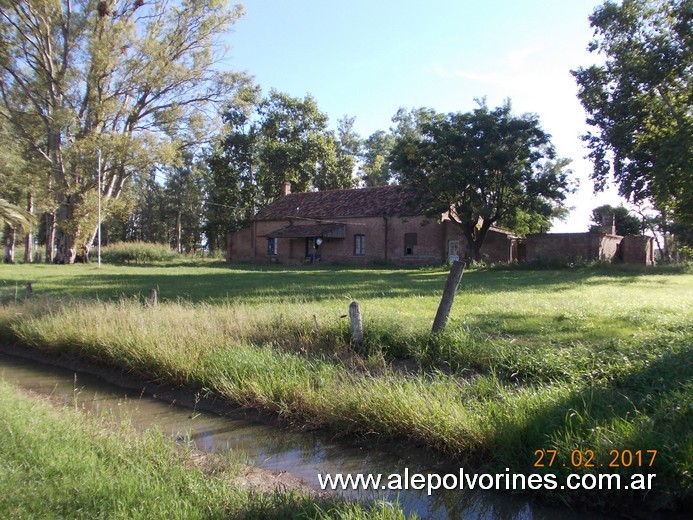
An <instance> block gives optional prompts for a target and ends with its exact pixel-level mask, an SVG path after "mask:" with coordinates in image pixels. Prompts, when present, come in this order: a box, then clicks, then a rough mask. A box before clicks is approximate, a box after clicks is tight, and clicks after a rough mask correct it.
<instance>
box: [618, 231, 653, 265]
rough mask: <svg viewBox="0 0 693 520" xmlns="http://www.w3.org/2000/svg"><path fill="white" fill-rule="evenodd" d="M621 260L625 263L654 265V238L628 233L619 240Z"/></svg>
mask: <svg viewBox="0 0 693 520" xmlns="http://www.w3.org/2000/svg"><path fill="white" fill-rule="evenodd" d="M621 251H622V255H623V261H624V262H625V263H626V264H639V265H654V239H653V238H652V237H646V236H638V235H628V236H625V237H623V241H622V242H621Z"/></svg>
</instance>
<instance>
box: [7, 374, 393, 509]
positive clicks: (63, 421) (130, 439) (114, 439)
mask: <svg viewBox="0 0 693 520" xmlns="http://www.w3.org/2000/svg"><path fill="white" fill-rule="evenodd" d="M0 413H1V414H2V418H1V419H0V436H1V437H2V439H3V442H2V443H0V461H1V462H2V468H3V470H2V475H1V477H0V512H1V513H2V516H3V518H88V519H93V518H108V519H112V518H127V519H135V518H146V519H152V518H162V519H164V518H165V519H175V518H179V519H185V520H188V519H195V518H206V519H208V518H239V519H241V518H343V519H359V518H382V519H396V518H403V514H402V513H401V511H398V510H397V509H396V508H394V507H392V506H389V505H386V504H381V505H376V506H372V507H371V508H365V507H362V506H359V505H358V504H353V503H346V502H342V501H329V500H325V499H315V498H311V497H308V496H307V495H301V494H299V493H296V492H277V491H275V492H272V493H268V494H259V493H257V492H250V491H247V490H243V489H242V488H240V487H238V486H237V485H236V480H237V478H238V473H239V471H238V469H239V467H238V465H237V464H234V463H231V462H230V461H228V460H226V459H221V458H220V457H219V456H210V457H208V459H207V461H206V463H204V464H197V465H196V464H193V463H192V460H193V459H192V457H191V456H190V451H189V450H188V449H187V448H185V447H175V446H174V445H173V444H172V441H171V440H169V439H167V438H166V437H164V436H163V435H162V434H161V433H160V432H156V431H149V432H147V433H145V434H144V435H142V436H140V435H137V434H135V433H134V430H131V429H130V428H129V427H128V426H127V425H122V424H121V425H114V424H111V423H108V422H106V421H105V420H103V419H97V418H95V417H92V416H85V415H84V414H83V413H80V412H78V411H76V410H73V409H65V410H63V411H62V413H58V412H57V411H56V409H53V408H52V407H51V406H50V405H48V404H46V403H45V402H44V401H40V400H37V399H35V398H34V399H32V398H29V397H27V396H26V395H24V394H22V393H20V392H19V391H18V390H17V389H15V388H14V387H12V386H10V385H8V384H6V383H4V382H2V381H0Z"/></svg>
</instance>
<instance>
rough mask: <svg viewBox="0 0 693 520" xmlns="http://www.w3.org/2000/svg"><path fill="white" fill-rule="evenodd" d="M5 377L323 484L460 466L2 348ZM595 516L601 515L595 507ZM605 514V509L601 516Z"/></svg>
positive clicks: (552, 514)
mask: <svg viewBox="0 0 693 520" xmlns="http://www.w3.org/2000/svg"><path fill="white" fill-rule="evenodd" d="M0 379H3V380H5V381H8V382H10V383H13V384H15V385H17V386H19V387H21V388H24V389H27V390H31V391H33V392H36V393H38V394H43V395H47V396H48V395H50V396H51V397H52V398H53V399H56V398H57V399H60V400H62V401H63V402H64V403H65V404H66V405H70V406H77V407H79V408H80V409H86V410H91V411H93V412H94V413H96V414H101V413H108V414H109V416H113V417H115V418H128V420H129V421H130V422H131V423H132V424H133V426H134V427H135V428H137V429H139V430H145V429H147V428H152V427H158V428H159V429H161V431H163V432H164V433H166V434H169V435H171V436H172V437H173V438H175V439H179V440H184V441H190V440H192V441H193V442H194V444H195V447H196V448H198V449H200V450H205V451H215V452H223V451H228V450H232V451H235V452H237V453H240V454H241V455H242V457H243V458H245V459H247V460H248V461H249V463H250V464H252V465H254V466H257V467H260V468H264V469H268V470H272V471H277V472H289V473H291V474H293V475H295V476H298V477H300V478H301V479H303V480H304V481H305V482H307V483H308V484H309V485H311V486H313V487H314V488H315V489H319V480H318V474H320V473H323V474H325V473H354V474H355V473H371V474H378V473H379V474H382V475H384V476H387V475H391V474H399V475H403V476H404V475H405V473H406V472H408V473H409V475H413V474H414V473H420V474H428V473H437V474H439V475H442V474H445V473H454V474H458V473H459V466H450V461H449V460H445V459H443V458H438V457H436V456H435V455H432V454H431V453H428V452H424V451H419V450H416V449H412V448H407V449H402V446H401V445H391V444H383V443H374V444H369V443H366V442H363V441H361V442H349V441H348V440H345V439H332V438H331V437H330V436H328V435H325V434H321V433H312V432H296V431H291V430H289V429H287V428H285V427H283V426H282V425H279V424H277V423H276V422H274V421H261V420H260V421H259V420H257V419H252V418H249V416H248V415H247V414H246V412H244V411H243V410H240V409H239V410H236V411H234V412H232V413H230V414H227V415H224V416H219V415H216V414H212V413H207V412H199V411H195V410H191V409H190V408H183V407H180V406H177V405H172V404H169V403H166V402H163V401H160V400H157V399H155V398H152V397H147V396H145V395H143V394H142V393H141V392H134V391H130V390H124V389H122V388H120V387H118V386H115V385H112V384H110V383H108V382H106V381H104V380H102V379H100V378H98V377H95V376H92V375H89V374H85V373H82V372H79V373H77V372H74V371H72V370H68V369H63V368H59V367H55V366H51V365H46V364H42V363H38V362H36V361H30V360H25V359H21V358H17V357H14V356H9V355H6V354H0ZM346 496H349V497H351V498H356V499H358V500H366V501H367V500H371V499H376V500H379V499H386V500H390V501H394V500H398V503H399V505H400V507H402V508H403V509H404V510H405V511H406V512H408V513H412V512H415V513H416V514H418V515H419V516H420V517H422V518H435V519H445V518H465V519H480V520H481V519H484V520H491V519H493V520H535V519H536V520H538V519H549V518H558V517H560V518H562V519H565V520H571V519H579V518H584V514H579V513H577V512H573V511H571V510H568V509H554V508H550V507H546V506H543V505H537V504H535V503H533V502H531V501H528V500H526V499H523V498H521V497H514V496H510V495H509V494H504V493H498V492H492V491H471V492H470V491H467V490H464V491H460V490H454V491H447V490H436V491H433V492H432V494H431V495H430V496H429V495H428V493H427V492H426V491H425V490H414V489H409V490H404V491H400V492H398V493H392V492H390V493H388V492H386V491H378V492H376V491H367V492H365V491H360V492H351V493H350V494H347V495H346ZM589 516H590V518H600V517H598V516H596V515H594V514H590V515H589ZM601 518H606V517H601Z"/></svg>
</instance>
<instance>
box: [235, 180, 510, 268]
mask: <svg viewBox="0 0 693 520" xmlns="http://www.w3.org/2000/svg"><path fill="white" fill-rule="evenodd" d="M408 196H409V195H408V194H407V192H406V191H404V190H402V188H400V187H396V186H386V187H378V188H364V189H361V190H335V191H333V192H311V193H297V194H291V193H288V192H287V194H286V195H284V196H283V197H281V198H280V199H278V201H277V202H276V203H274V204H272V205H270V206H268V207H267V208H265V209H264V210H262V211H261V212H260V213H258V216H257V218H256V219H255V220H254V221H253V223H252V224H251V226H250V227H249V228H247V229H243V230H241V231H237V232H235V233H232V234H230V235H229V236H228V243H227V259H228V260H229V261H248V260H254V261H265V262H280V263H287V264H291V263H303V262H306V261H311V260H314V259H315V258H316V256H319V258H320V260H321V261H323V262H334V263H350V264H369V263H373V262H386V263H394V264H414V265H435V264H441V263H444V262H445V261H447V260H448V258H449V257H450V255H451V254H454V253H455V252H457V256H459V257H460V258H464V257H465V255H466V251H467V247H466V240H465V238H464V236H463V234H462V233H461V229H460V228H459V226H457V225H455V224H453V223H452V222H450V221H447V220H443V221H442V222H438V221H436V220H435V219H431V218H427V217H424V216H422V215H421V214H415V211H416V208H415V207H413V206H411V205H410V204H409V203H408V200H407V197H408ZM350 201H351V204H350V203H349V202H350ZM330 212H332V213H331V214H330ZM407 213H409V214H407ZM411 213H414V214H411ZM318 215H319V218H318ZM281 217H286V218H281ZM318 238H320V239H321V243H320V244H319V246H318V247H316V241H317V239H318ZM514 244H515V238H514V237H512V236H511V235H510V234H508V233H506V232H504V231H502V230H496V229H492V230H490V231H489V233H488V235H487V237H486V240H485V242H484V245H483V247H482V256H483V257H484V258H485V259H488V260H489V261H494V262H499V261H500V262H508V261H511V260H513V259H516V246H515V247H514ZM451 248H452V251H451ZM513 252H515V253H513ZM513 254H515V256H513ZM453 259H455V258H453Z"/></svg>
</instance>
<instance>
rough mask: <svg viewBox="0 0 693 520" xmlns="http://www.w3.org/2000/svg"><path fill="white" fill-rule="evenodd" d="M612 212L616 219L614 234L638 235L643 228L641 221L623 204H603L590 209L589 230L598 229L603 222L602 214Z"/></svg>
mask: <svg viewBox="0 0 693 520" xmlns="http://www.w3.org/2000/svg"><path fill="white" fill-rule="evenodd" d="M609 213H611V214H613V216H614V219H615V221H616V234H617V235H621V236H626V235H639V234H641V233H642V230H643V222H642V220H640V219H639V218H638V217H637V216H636V215H633V214H632V213H631V211H630V210H629V209H628V208H626V207H625V206H623V205H621V206H616V207H614V206H612V205H610V204H604V205H602V206H599V207H597V208H594V209H593V210H592V216H591V217H590V220H591V221H592V222H593V225H591V226H590V231H599V230H600V228H601V226H602V225H603V224H604V215H606V214H609Z"/></svg>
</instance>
